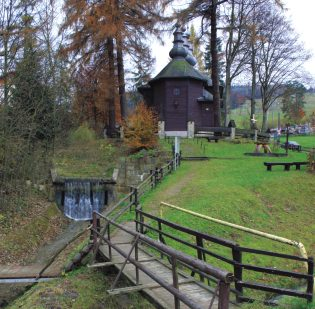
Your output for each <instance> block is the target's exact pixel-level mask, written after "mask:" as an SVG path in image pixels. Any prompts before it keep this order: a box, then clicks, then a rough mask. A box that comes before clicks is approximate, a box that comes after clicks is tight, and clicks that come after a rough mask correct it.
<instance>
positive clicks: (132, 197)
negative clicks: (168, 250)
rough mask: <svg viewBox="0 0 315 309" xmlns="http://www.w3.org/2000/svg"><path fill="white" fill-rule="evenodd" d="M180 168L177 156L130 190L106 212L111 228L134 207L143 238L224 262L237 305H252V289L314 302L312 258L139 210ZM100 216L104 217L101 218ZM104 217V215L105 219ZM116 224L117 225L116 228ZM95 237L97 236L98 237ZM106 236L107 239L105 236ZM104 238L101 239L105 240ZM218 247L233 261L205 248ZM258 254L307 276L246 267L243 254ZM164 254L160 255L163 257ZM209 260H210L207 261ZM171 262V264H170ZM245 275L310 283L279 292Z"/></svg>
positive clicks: (204, 275) (205, 276)
mask: <svg viewBox="0 0 315 309" xmlns="http://www.w3.org/2000/svg"><path fill="white" fill-rule="evenodd" d="M180 164H181V157H180V155H177V156H176V157H175V158H174V159H173V160H171V161H169V162H168V163H167V164H165V165H164V166H162V167H160V168H155V169H154V170H151V171H150V174H149V176H148V177H147V178H146V179H145V180H144V181H143V182H142V183H141V184H140V185H139V186H137V187H131V188H130V193H129V194H127V195H126V196H125V197H124V198H122V199H121V200H120V201H119V202H117V203H116V204H115V205H113V206H112V207H110V208H109V209H107V211H106V212H105V216H106V220H107V221H108V222H109V221H110V222H109V223H108V224H112V225H113V226H116V225H115V224H117V223H115V221H116V220H117V219H118V218H119V217H120V216H121V215H122V214H124V213H125V212H126V211H128V210H131V208H132V206H134V207H135V212H136V218H135V221H136V226H137V227H136V230H137V232H138V233H140V234H141V235H143V234H144V233H145V232H146V231H148V230H150V231H152V232H156V233H157V234H158V239H159V241H160V242H161V243H162V244H166V241H165V239H166V238H169V239H171V240H173V241H176V242H178V243H181V244H182V245H186V246H187V247H190V248H193V249H195V250H196V254H197V257H198V259H199V260H202V261H204V262H207V260H208V258H209V257H211V258H215V259H217V260H220V261H223V262H225V263H227V264H228V265H231V266H232V267H233V270H234V271H233V273H234V276H235V289H231V291H232V292H234V293H235V294H236V298H237V300H238V301H253V300H252V299H250V298H248V297H245V296H244V293H243V290H244V288H246V289H253V290H260V291H266V292H271V293H274V294H278V295H289V296H295V297H299V298H304V299H307V301H309V302H311V301H312V300H313V289H314V260H313V258H312V257H309V258H303V257H299V256H294V255H288V254H282V253H277V252H269V251H265V250H258V249H252V248H247V247H243V246H239V245H238V244H237V243H235V242H233V241H230V240H226V239H222V238H219V237H215V236H211V235H208V234H204V233H201V232H198V231H196V230H192V229H189V228H187V227H183V226H180V225H178V224H175V223H172V222H170V221H167V220H164V219H162V218H159V217H156V216H153V215H151V214H148V213H146V212H144V211H142V209H141V207H140V206H139V199H140V197H141V196H143V195H144V194H145V192H147V191H149V190H151V189H152V188H154V187H155V186H156V185H157V184H158V183H159V182H160V181H161V180H162V179H163V178H164V177H165V176H166V175H168V174H170V173H172V172H173V171H174V170H175V169H176V167H178V166H179V165H180ZM99 216H102V215H100V214H99ZM103 217H104V215H103ZM145 218H146V219H149V220H151V221H154V222H156V225H157V227H154V226H152V224H149V223H148V222H147V221H146V220H145ZM114 223H115V224H114ZM94 225H95V227H94V230H93V231H94V232H95V231H96V232H95V233H96V234H94V237H96V236H97V235H99V227H98V228H97V225H98V224H97V223H95V224H94ZM163 227H168V228H174V229H176V230H177V231H180V232H183V233H185V234H187V235H190V236H193V237H195V242H194V243H191V242H187V241H185V240H183V239H180V238H178V237H176V236H174V235H173V234H171V233H168V232H166V231H164V230H163ZM95 235H96V236H95ZM103 236H104V235H103ZM103 236H102V237H103ZM206 241H207V242H210V243H215V244H217V245H220V246H223V247H225V248H228V249H229V250H231V251H230V257H226V256H222V255H220V254H217V253H215V252H212V251H210V250H208V249H207V248H205V246H204V243H205V242H206ZM246 253H247V254H256V255H264V256H271V257H275V258H280V259H287V260H293V261H298V262H302V263H306V264H307V269H308V270H307V273H299V272H292V271H286V270H280V269H275V268H271V267H260V266H255V265H249V264H246V263H243V262H242V261H243V258H244V254H246ZM163 254H164V253H163V252H161V255H163ZM207 257H208V258H207ZM170 261H171V260H170ZM244 271H250V272H260V273H264V274H272V275H277V276H282V277H290V278H295V279H304V280H306V282H307V287H306V291H297V290H294V289H286V288H278V287H274V286H271V285H267V284H259V283H255V282H249V281H244V280H243V274H244ZM195 273H199V278H200V280H201V281H202V282H204V281H205V280H208V283H210V282H211V281H215V282H217V281H216V280H215V278H213V277H212V276H209V274H208V273H204V272H200V271H197V270H192V275H194V274H195Z"/></svg>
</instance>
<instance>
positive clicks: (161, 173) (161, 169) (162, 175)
mask: <svg viewBox="0 0 315 309" xmlns="http://www.w3.org/2000/svg"><path fill="white" fill-rule="evenodd" d="M160 175H161V180H162V179H163V177H164V173H163V168H160Z"/></svg>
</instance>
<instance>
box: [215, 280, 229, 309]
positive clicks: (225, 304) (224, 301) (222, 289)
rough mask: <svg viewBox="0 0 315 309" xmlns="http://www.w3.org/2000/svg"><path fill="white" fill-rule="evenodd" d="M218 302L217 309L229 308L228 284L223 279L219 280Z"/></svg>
mask: <svg viewBox="0 0 315 309" xmlns="http://www.w3.org/2000/svg"><path fill="white" fill-rule="evenodd" d="M218 284H219V304H218V309H228V308H229V298H230V284H229V283H225V282H224V281H219V283H218Z"/></svg>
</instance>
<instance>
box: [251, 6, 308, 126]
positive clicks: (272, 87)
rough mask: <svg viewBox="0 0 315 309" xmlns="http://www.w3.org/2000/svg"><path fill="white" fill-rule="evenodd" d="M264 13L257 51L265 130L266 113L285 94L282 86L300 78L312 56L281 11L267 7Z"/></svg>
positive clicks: (257, 68)
mask: <svg viewBox="0 0 315 309" xmlns="http://www.w3.org/2000/svg"><path fill="white" fill-rule="evenodd" d="M264 12H265V14H264V19H263V20H261V24H260V25H259V27H258V29H259V31H258V34H259V36H260V41H261V44H260V48H259V49H258V50H257V51H256V70H257V76H258V81H259V84H260V89H261V97H262V111H263V121H262V130H266V129H267V112H268V110H269V108H270V107H271V105H272V104H273V103H274V102H275V100H276V99H277V98H278V97H279V96H281V95H282V92H283V85H284V84H285V83H286V82H288V81H289V80H299V79H300V78H301V75H302V72H303V71H302V65H303V63H304V62H305V61H306V60H308V59H309V57H310V55H309V53H308V52H307V51H305V49H304V48H303V45H302V44H301V43H300V42H299V38H298V36H297V34H295V33H294V29H293V28H292V27H291V25H290V23H289V22H288V20H287V19H286V18H285V17H284V15H283V14H282V12H281V11H280V10H278V9H276V8H275V7H273V8H271V7H270V6H264Z"/></svg>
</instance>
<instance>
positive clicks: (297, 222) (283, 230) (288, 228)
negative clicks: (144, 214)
mask: <svg viewBox="0 0 315 309" xmlns="http://www.w3.org/2000/svg"><path fill="white" fill-rule="evenodd" d="M295 140H296V141H298V142H299V141H300V138H295ZM302 141H303V142H302ZM301 144H302V145H303V146H312V145H315V137H314V136H312V137H301ZM204 145H205V151H203V147H204V146H202V147H200V144H199V145H197V144H196V142H194V141H188V140H185V141H184V140H183V142H182V149H183V155H184V156H185V155H187V156H189V155H207V156H212V157H216V158H215V159H210V160H209V161H202V162H201V161H199V162H183V164H182V166H181V167H180V168H179V169H178V171H177V172H176V173H174V174H172V175H171V176H169V177H167V178H166V179H165V181H163V182H162V183H161V184H160V185H159V186H158V188H157V189H156V190H153V191H151V192H150V193H148V194H147V195H146V196H145V197H144V198H143V200H142V205H143V207H144V209H145V210H146V211H148V212H155V213H158V210H159V203H160V202H161V201H165V202H168V203H171V204H174V205H177V206H180V207H182V208H185V209H189V210H192V211H195V212H198V213H201V214H205V215H208V216H211V217H214V218H218V219H222V220H226V221H229V222H232V223H236V224H239V225H243V226H247V227H250V228H253V229H257V230H260V231H264V232H268V233H271V234H275V235H278V236H282V237H286V238H289V239H292V240H297V241H301V242H302V243H303V244H304V245H305V247H306V250H307V252H308V254H309V255H310V256H314V255H315V241H314V229H315V207H314V206H315V202H314V198H313V197H314V194H315V178H314V175H313V174H310V173H308V172H306V167H302V170H301V171H296V170H295V169H294V168H293V169H292V170H291V171H290V172H284V171H283V167H274V168H273V171H272V172H267V171H266V167H265V166H263V162H264V161H283V162H284V161H288V162H289V161H305V160H306V154H305V153H297V152H289V156H288V157H287V158H262V157H248V156H244V155H243V153H244V152H253V151H254V145H253V144H252V143H251V144H246V143H245V144H232V143H228V142H219V143H217V144H216V143H204ZM275 151H278V152H283V149H277V150H275ZM163 213H164V217H165V218H167V219H168V220H170V221H173V222H177V223H179V224H181V225H184V226H188V227H191V228H196V229H198V230H200V231H202V232H205V233H208V234H213V235H217V236H220V237H224V238H228V239H232V240H234V241H236V242H237V243H239V244H240V245H242V246H247V247H252V248H259V249H265V250H269V251H277V252H283V253H288V254H296V255H298V254H299V251H298V250H297V249H296V248H293V247H290V246H288V245H284V244H281V243H277V242H275V241H271V240H267V239H264V238H261V237H257V236H254V235H251V234H246V233H244V232H241V231H238V230H235V229H232V228H229V227H224V226H221V225H219V224H216V223H212V222H208V221H206V220H203V219H200V218H196V217H193V216H191V215H188V214H185V213H183V212H179V211H177V210H171V209H166V208H164V209H163ZM165 230H167V229H165ZM172 233H173V234H174V231H172ZM177 236H180V237H181V238H182V239H185V236H184V235H177ZM186 239H187V238H186ZM187 240H190V241H194V239H187ZM167 243H168V244H171V245H172V246H174V247H175V248H178V249H181V250H184V251H185V252H187V253H189V254H191V255H194V256H196V252H195V250H193V249H189V248H187V247H185V248H184V247H183V246H181V245H179V244H177V243H175V242H173V241H171V240H169V239H167ZM207 248H208V249H209V250H213V251H215V252H217V253H220V254H222V255H225V256H229V257H231V253H230V251H229V250H226V249H223V248H222V247H220V246H218V245H215V244H208V245H207ZM209 262H210V263H212V264H214V265H216V266H219V267H222V268H225V269H230V270H231V268H230V267H229V265H227V264H225V263H223V262H219V261H217V260H215V259H213V258H209ZM243 262H244V263H249V264H255V265H260V266H266V267H276V268H278V269H287V270H294V271H302V270H303V271H304V268H303V264H302V263H292V262H290V261H287V260H282V259H276V258H269V257H263V256H257V255H252V254H243ZM244 280H254V281H256V282H265V283H268V284H271V285H275V286H279V285H280V286H283V287H294V286H300V285H303V284H304V283H303V282H298V281H296V280H290V279H287V278H284V277H283V278H281V277H279V276H277V277H275V276H272V275H262V274H260V273H254V272H249V271H244ZM247 291H248V290H247ZM247 291H246V290H245V293H247ZM255 294H256V296H258V295H259V293H255ZM301 303H302V304H304V303H306V302H305V301H302V302H299V304H301ZM250 308H254V307H250ZM301 308H302V307H301Z"/></svg>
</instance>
